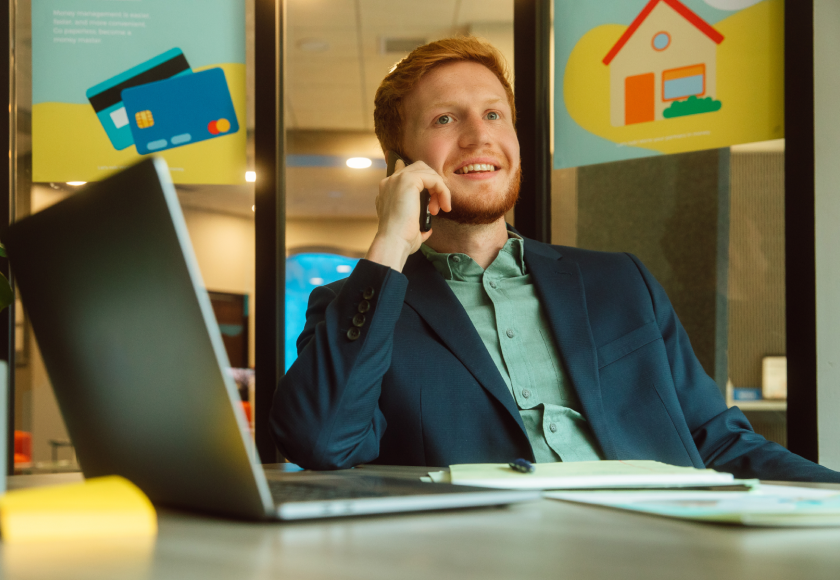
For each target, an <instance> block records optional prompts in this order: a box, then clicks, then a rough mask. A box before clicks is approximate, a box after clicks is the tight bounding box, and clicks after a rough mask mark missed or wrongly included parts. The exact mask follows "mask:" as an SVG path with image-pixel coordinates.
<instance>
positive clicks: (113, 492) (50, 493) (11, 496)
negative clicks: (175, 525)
mask: <svg viewBox="0 0 840 580" xmlns="http://www.w3.org/2000/svg"><path fill="white" fill-rule="evenodd" d="M156 533H157V514H156V513H155V508H154V507H153V506H152V502H151V501H149V498H147V497H146V495H145V494H144V493H143V492H142V491H140V489H139V488H138V487H137V486H136V485H134V484H133V483H131V482H130V481H128V480H127V479H125V478H122V477H119V476H109V477H99V478H94V479H89V480H87V481H85V482H83V483H73V484H68V485H57V486H51V487H40V488H35V489H23V490H17V491H10V492H9V493H7V494H6V495H4V496H3V497H0V534H1V535H2V537H3V541H4V542H18V541H28V540H55V539H70V538H72V539H83V538H101V537H108V538H114V537H128V536H134V537H137V536H140V537H146V536H154V535H155V534H156Z"/></svg>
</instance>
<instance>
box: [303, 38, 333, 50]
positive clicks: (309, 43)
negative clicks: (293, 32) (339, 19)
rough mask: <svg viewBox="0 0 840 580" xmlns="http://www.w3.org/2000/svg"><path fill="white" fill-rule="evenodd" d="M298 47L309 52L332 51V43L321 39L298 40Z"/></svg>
mask: <svg viewBox="0 0 840 580" xmlns="http://www.w3.org/2000/svg"><path fill="white" fill-rule="evenodd" d="M297 47H298V48H299V49H301V50H306V51H309V52H323V51H325V50H329V49H330V43H329V42H327V41H326V40H321V39H320V38H304V39H302V40H298V42H297Z"/></svg>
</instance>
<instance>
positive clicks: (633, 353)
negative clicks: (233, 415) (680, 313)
mask: <svg viewBox="0 0 840 580" xmlns="http://www.w3.org/2000/svg"><path fill="white" fill-rule="evenodd" d="M374 120H375V127H376V134H377V137H378V138H379V141H380V143H381V144H382V147H383V150H386V151H387V150H394V151H398V152H399V153H400V154H401V155H402V156H403V157H404V158H406V159H409V160H413V161H414V163H411V164H410V165H408V166H407V167H406V166H405V165H404V164H402V163H398V164H397V171H396V172H395V173H394V175H393V176H391V177H389V178H386V179H384V180H382V182H381V183H380V192H379V196H378V197H377V200H376V210H377V215H378V216H379V226H378V231H377V234H376V237H375V238H374V240H373V243H372V244H371V246H370V249H369V250H368V252H367V255H366V259H365V260H362V261H360V262H359V264H358V265H357V266H356V268H355V270H354V271H353V273H352V274H351V275H350V276H349V277H348V278H347V279H346V280H342V281H339V282H336V283H334V284H330V285H327V286H324V287H321V288H317V289H316V290H315V291H313V292H312V296H311V297H310V301H309V309H308V311H307V320H306V326H305V328H304V331H303V333H302V334H301V336H300V338H299V339H298V351H299V356H298V359H297V360H296V361H295V363H294V364H293V365H292V367H291V368H290V369H289V372H288V373H287V374H286V376H285V377H284V379H283V380H282V381H281V383H280V385H279V387H278V389H277V392H276V395H275V399H274V406H273V408H272V429H273V433H274V436H275V440H276V442H277V445H278V446H279V448H280V450H281V452H282V453H283V454H284V455H285V456H286V457H288V458H289V459H290V460H291V461H293V462H296V463H299V464H300V465H302V466H304V467H308V468H313V469H337V468H346V467H351V466H354V465H357V464H360V463H370V462H375V463H383V464H404V465H429V466H446V465H450V464H455V463H479V462H482V463H483V462H488V463H504V462H509V461H512V460H514V459H516V458H520V457H521V458H525V459H528V460H531V461H539V462H544V461H579V460H594V459H655V460H659V461H663V462H666V463H671V464H675V465H689V466H695V467H704V466H706V467H712V468H715V469H719V470H722V471H729V472H732V473H734V474H735V475H736V476H739V477H761V478H764V479H782V480H813V481H836V482H840V474H838V473H835V472H833V471H831V470H828V469H826V468H824V467H821V466H819V465H816V464H814V463H811V462H809V461H807V460H805V459H803V458H801V457H798V456H796V455H794V454H792V453H790V452H788V451H787V450H785V449H784V448H783V447H781V446H779V445H776V444H775V443H770V442H768V441H766V440H765V439H764V438H763V437H761V436H760V435H757V434H755V433H754V432H753V430H752V428H751V427H750V424H749V422H748V421H747V419H746V418H745V417H744V415H743V414H742V413H741V412H740V411H739V410H738V409H734V408H733V409H727V407H726V405H725V403H724V400H723V398H722V397H721V395H720V392H719V391H718V388H717V386H716V384H715V383H714V382H713V381H712V380H711V379H710V378H709V377H708V376H707V375H706V374H705V373H704V372H703V369H702V368H701V366H700V364H699V362H698V361H697V358H696V357H695V356H694V353H693V351H692V349H691V346H690V344H689V341H688V337H687V335H686V334H685V331H684V330H683V328H682V326H681V324H680V322H679V320H678V319H677V316H676V314H675V313H674V310H673V308H672V307H671V304H670V302H669V301H668V298H667V296H666V295H665V292H664V291H663V290H662V288H661V287H660V285H659V284H658V283H657V282H656V280H654V279H653V277H652V276H651V275H650V273H649V272H648V271H647V270H646V269H645V267H644V266H643V265H642V264H641V263H640V262H639V261H638V260H637V259H636V258H635V257H633V256H630V255H627V254H610V253H601V252H591V251H586V250H581V249H575V248H565V247H563V248H561V247H557V246H549V245H546V244H542V243H538V242H535V241H533V240H527V239H523V238H521V237H520V236H518V235H517V234H516V233H515V232H513V231H509V230H508V228H507V227H506V224H505V221H504V214H505V212H507V211H508V210H510V209H511V208H512V207H513V205H514V203H515V202H516V199H517V196H518V193H519V175H520V160H519V142H518V140H517V137H516V132H515V129H514V123H515V109H514V102H513V93H512V90H511V87H510V84H509V82H508V80H507V78H506V76H505V68H504V63H503V59H502V58H501V56H500V55H499V54H498V52H497V51H496V50H495V49H494V48H492V47H491V46H489V45H487V44H486V43H483V42H481V41H479V40H477V39H474V38H453V39H446V40H441V41H438V42H433V43H431V44H428V45H425V46H422V47H420V48H418V49H416V50H415V51H413V52H412V53H411V54H410V55H409V56H408V57H406V58H405V59H404V60H403V61H401V62H400V63H399V64H398V65H397V66H396V67H395V69H394V70H393V71H392V72H391V73H390V74H389V75H388V76H387V77H386V78H385V80H384V81H383V82H382V85H381V86H380V88H379V90H378V91H377V94H376V107H375V112H374ZM423 188H426V189H428V190H429V192H430V194H431V203H430V209H431V212H432V214H434V215H436V216H437V217H436V218H435V219H434V221H433V228H432V231H431V232H429V233H423V232H421V231H420V229H419V226H418V224H419V215H420V207H419V203H418V200H419V194H420V191H421V190H422V189H423Z"/></svg>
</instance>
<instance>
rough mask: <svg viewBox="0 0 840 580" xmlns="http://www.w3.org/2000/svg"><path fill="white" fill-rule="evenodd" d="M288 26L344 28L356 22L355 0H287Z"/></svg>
mask: <svg viewBox="0 0 840 580" xmlns="http://www.w3.org/2000/svg"><path fill="white" fill-rule="evenodd" d="M286 22H287V25H291V26H297V25H298V24H307V25H309V26H344V25H345V24H346V23H348V22H350V23H353V24H354V25H355V22H356V1H355V0H287V2H286Z"/></svg>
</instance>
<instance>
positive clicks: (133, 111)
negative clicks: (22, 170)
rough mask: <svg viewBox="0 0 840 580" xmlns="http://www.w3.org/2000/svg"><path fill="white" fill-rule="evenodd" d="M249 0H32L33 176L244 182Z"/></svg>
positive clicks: (44, 178)
mask: <svg viewBox="0 0 840 580" xmlns="http://www.w3.org/2000/svg"><path fill="white" fill-rule="evenodd" d="M245 107H246V105H245V0H134V1H132V2H113V1H110V0H74V1H72V2H70V1H68V0H40V1H38V2H33V3H32V180H33V181H35V182H50V181H51V182H56V181H59V182H60V181H64V182H66V181H96V180H99V179H102V178H103V177H104V176H105V175H108V174H109V173H112V172H113V171H115V170H118V169H121V168H124V167H127V166H128V165H131V164H132V163H135V162H136V161H138V160H139V159H140V158H141V157H143V156H145V155H151V154H156V155H160V156H161V157H164V158H165V159H166V161H167V163H168V164H169V168H170V170H171V173H172V178H173V181H175V182H176V183H216V184H229V183H244V182H245V169H246V128H245V114H246V111H245Z"/></svg>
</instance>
